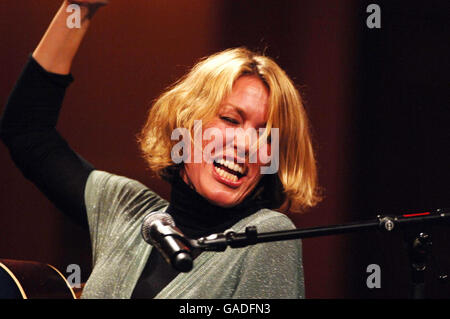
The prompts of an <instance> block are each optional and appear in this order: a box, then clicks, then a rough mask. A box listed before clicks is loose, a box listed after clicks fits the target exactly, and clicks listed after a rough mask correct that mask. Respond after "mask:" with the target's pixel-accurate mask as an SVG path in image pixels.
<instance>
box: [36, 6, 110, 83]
mask: <svg viewBox="0 0 450 319" xmlns="http://www.w3.org/2000/svg"><path fill="white" fill-rule="evenodd" d="M107 2H108V1H106V0H84V1H81V0H80V1H68V0H66V1H64V2H63V4H62V6H61V7H60V8H59V10H58V12H57V13H56V15H55V17H54V18H53V21H52V22H51V24H50V26H49V27H48V29H47V31H46V32H45V34H44V36H43V38H42V40H41V41H40V42H39V45H38V46H37V48H36V50H35V51H34V52H33V58H34V59H35V60H36V61H37V62H38V63H39V64H40V65H41V66H42V67H43V68H44V69H45V70H47V71H48V72H52V73H57V74H68V73H69V72H70V67H71V65H72V61H73V58H74V57H75V54H76V53H77V51H78V48H79V46H80V44H81V41H82V40H83V38H84V36H85V34H86V31H87V30H88V28H89V25H90V22H91V19H92V17H93V16H94V14H95V12H96V11H97V10H98V8H99V7H100V6H102V5H105V4H107ZM72 4H77V5H78V6H79V8H80V26H79V27H74V28H69V27H68V25H67V22H68V21H67V20H68V17H69V15H70V12H71V10H70V9H69V10H68V7H69V6H70V5H72Z"/></svg>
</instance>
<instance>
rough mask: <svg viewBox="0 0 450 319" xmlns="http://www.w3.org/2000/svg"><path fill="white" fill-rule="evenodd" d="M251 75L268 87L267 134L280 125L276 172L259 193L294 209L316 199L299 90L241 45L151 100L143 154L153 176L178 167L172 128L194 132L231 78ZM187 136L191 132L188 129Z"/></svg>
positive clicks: (167, 175) (216, 107) (208, 60)
mask: <svg viewBox="0 0 450 319" xmlns="http://www.w3.org/2000/svg"><path fill="white" fill-rule="evenodd" d="M243 75H256V76H258V77H259V78H260V79H261V80H262V82H263V83H264V84H265V85H266V86H267V88H268V89H269V108H268V119H267V126H266V132H270V129H271V128H272V127H273V128H278V129H279V170H278V174H273V175H266V176H264V178H263V179H262V181H263V182H262V187H263V188H264V191H263V193H264V196H266V197H267V196H269V197H270V201H271V206H272V207H268V208H272V209H277V210H280V211H288V210H289V211H291V212H298V211H303V209H304V208H307V207H312V206H314V205H316V204H317V202H318V201H319V200H320V196H319V194H318V192H317V190H318V187H317V171H316V162H315V157H314V152H313V147H312V143H311V136H310V130H309V124H308V119H307V115H306V113H305V110H304V107H303V104H302V100H301V97H300V94H299V92H298V90H297V89H296V88H295V86H294V84H293V83H292V81H291V80H290V78H289V77H288V76H287V75H286V73H285V72H284V71H283V70H282V69H281V68H280V67H279V66H278V65H277V64H276V63H275V62H274V61H273V60H272V59H270V58H269V57H266V56H264V55H260V54H256V53H254V52H252V51H250V50H248V49H246V48H235V49H228V50H225V51H222V52H219V53H216V54H213V55H211V56H209V57H207V58H204V59H202V60H201V61H200V62H199V63H198V64H196V65H195V66H194V67H193V68H192V69H191V71H190V72H189V73H187V74H186V75H185V76H183V77H182V78H181V79H180V80H178V81H177V82H176V83H174V84H173V85H172V86H171V87H169V88H168V89H167V90H166V92H164V93H163V94H162V95H161V96H160V97H159V98H158V99H157V100H156V102H155V103H154V104H153V106H152V108H151V109H150V111H149V114H148V118H147V122H146V123H145V125H144V127H143V128H142V130H141V132H140V134H139V138H138V140H139V143H140V147H141V151H142V153H143V157H144V158H145V160H146V161H147V163H148V165H149V167H150V169H151V170H152V171H154V172H155V173H156V174H157V175H158V176H160V177H162V178H165V179H170V178H172V177H173V176H174V174H177V173H178V171H179V169H180V165H176V164H174V162H173V161H172V158H171V149H172V147H173V146H174V145H175V143H177V141H173V140H171V134H172V132H173V131H174V130H175V129H176V128H187V129H188V130H189V132H192V131H193V126H194V120H196V119H202V120H203V121H206V122H208V121H209V120H211V119H212V118H213V117H214V116H216V115H217V114H218V111H219V108H220V106H221V103H222V101H223V100H224V99H225V97H226V96H227V95H228V94H229V93H230V92H231V90H232V88H233V84H234V83H235V81H236V80H237V79H238V78H239V77H241V76H243ZM191 134H192V133H191Z"/></svg>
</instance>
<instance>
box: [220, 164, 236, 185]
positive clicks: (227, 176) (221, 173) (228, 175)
mask: <svg viewBox="0 0 450 319" xmlns="http://www.w3.org/2000/svg"><path fill="white" fill-rule="evenodd" d="M214 169H215V170H216V171H217V173H218V174H219V175H220V176H222V177H223V178H226V179H229V180H230V181H232V182H237V180H238V178H237V176H235V175H233V174H230V173H228V172H225V171H224V170H223V169H221V168H220V167H215V168H214Z"/></svg>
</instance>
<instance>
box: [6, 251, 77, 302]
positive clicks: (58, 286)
mask: <svg viewBox="0 0 450 319" xmlns="http://www.w3.org/2000/svg"><path fill="white" fill-rule="evenodd" d="M75 298H76V295H75V293H74V291H73V289H72V288H71V287H70V285H69V283H68V282H67V280H66V278H64V276H63V275H62V274H61V273H60V272H59V271H58V270H57V269H56V268H55V267H53V266H51V265H48V264H43V263H38V262H34V261H22V260H11V259H0V299H75Z"/></svg>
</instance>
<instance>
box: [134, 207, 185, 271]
mask: <svg viewBox="0 0 450 319" xmlns="http://www.w3.org/2000/svg"><path fill="white" fill-rule="evenodd" d="M141 234H142V237H143V238H144V240H145V241H146V242H147V243H149V244H150V245H152V246H154V247H156V249H158V251H159V252H160V253H161V255H162V256H163V257H164V259H165V260H166V262H167V263H169V264H170V265H172V267H174V268H175V269H176V270H178V271H181V272H189V271H190V270H191V269H192V256H191V250H190V248H189V247H188V246H186V244H185V242H186V239H185V236H184V235H183V233H182V232H181V231H180V230H179V229H178V228H177V227H175V222H174V221H173V218H172V216H170V215H169V214H167V213H165V212H162V211H157V212H152V213H150V214H148V215H147V216H145V217H144V220H143V222H142V228H141Z"/></svg>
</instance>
